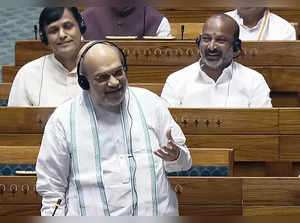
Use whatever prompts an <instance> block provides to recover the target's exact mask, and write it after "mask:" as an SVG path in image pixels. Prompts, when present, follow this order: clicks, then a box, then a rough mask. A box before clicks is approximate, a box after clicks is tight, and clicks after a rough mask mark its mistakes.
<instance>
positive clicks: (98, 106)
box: [89, 92, 121, 119]
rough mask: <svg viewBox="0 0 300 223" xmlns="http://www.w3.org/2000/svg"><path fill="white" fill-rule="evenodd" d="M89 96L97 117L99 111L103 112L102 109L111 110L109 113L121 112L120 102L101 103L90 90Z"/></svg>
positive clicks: (98, 116)
mask: <svg viewBox="0 0 300 223" xmlns="http://www.w3.org/2000/svg"><path fill="white" fill-rule="evenodd" d="M89 97H90V99H91V101H92V104H93V107H94V110H95V114H96V117H97V119H99V118H100V116H101V113H103V111H106V112H111V113H115V114H118V113H119V114H120V113H121V104H118V105H103V104H101V103H98V102H97V101H96V100H95V98H94V97H93V95H92V94H91V93H90V92H89Z"/></svg>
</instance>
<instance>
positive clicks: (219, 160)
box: [190, 148, 234, 176]
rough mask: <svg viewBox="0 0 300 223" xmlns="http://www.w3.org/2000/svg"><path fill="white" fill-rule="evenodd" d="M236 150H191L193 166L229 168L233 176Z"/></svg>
mask: <svg viewBox="0 0 300 223" xmlns="http://www.w3.org/2000/svg"><path fill="white" fill-rule="evenodd" d="M233 152H234V150H233V149H227V148H190V153H191V156H192V161H193V166H227V167H228V170H229V171H228V172H229V176H233V165H234V154H233Z"/></svg>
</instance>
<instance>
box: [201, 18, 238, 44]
mask: <svg viewBox="0 0 300 223" xmlns="http://www.w3.org/2000/svg"><path fill="white" fill-rule="evenodd" d="M234 33H235V26H234V23H233V22H232V21H231V20H229V19H224V18H222V17H213V18H210V19H208V20H207V21H206V23H205V24H204V26H203V30H202V35H214V36H225V37H227V38H228V39H232V40H233V39H234Z"/></svg>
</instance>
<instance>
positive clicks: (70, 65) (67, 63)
mask: <svg viewBox="0 0 300 223" xmlns="http://www.w3.org/2000/svg"><path fill="white" fill-rule="evenodd" d="M54 56H55V58H56V59H57V60H58V61H59V62H60V63H61V64H62V65H63V66H64V67H65V68H66V69H67V70H68V71H72V70H73V69H74V68H75V67H76V58H75V57H74V58H73V57H68V58H66V57H58V56H56V55H54Z"/></svg>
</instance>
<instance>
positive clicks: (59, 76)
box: [8, 54, 80, 106]
mask: <svg viewBox="0 0 300 223" xmlns="http://www.w3.org/2000/svg"><path fill="white" fill-rule="evenodd" d="M79 92H80V87H79V85H78V83H77V74H76V68H74V69H73V70H72V71H71V72H69V71H68V70H67V69H66V68H65V67H64V66H63V65H62V64H61V63H60V62H59V61H58V60H57V59H56V58H55V56H54V54H50V55H46V56H43V57H40V58H38V59H36V60H33V61H31V62H29V63H27V64H25V65H24V66H22V67H21V68H20V70H19V71H18V73H17V75H16V77H15V79H14V82H13V85H12V88H11V91H10V95H9V99H8V106H57V105H59V104H62V103H63V102H65V101H67V100H68V99H70V98H71V97H73V96H74V95H76V94H78V93H79Z"/></svg>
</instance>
